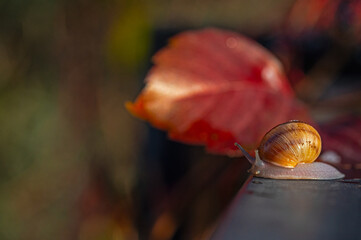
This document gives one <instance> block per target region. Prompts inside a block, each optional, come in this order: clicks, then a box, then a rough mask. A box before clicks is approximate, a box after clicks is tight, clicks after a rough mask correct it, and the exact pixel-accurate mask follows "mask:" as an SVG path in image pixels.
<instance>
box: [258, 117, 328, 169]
mask: <svg viewBox="0 0 361 240" xmlns="http://www.w3.org/2000/svg"><path fill="white" fill-rule="evenodd" d="M321 144H322V143H321V137H320V135H319V134H318V132H317V131H316V129H314V128H313V127H312V126H310V125H308V124H306V123H304V122H300V121H291V122H286V123H283V124H280V125H278V126H276V127H274V128H272V129H271V130H270V131H269V132H267V133H266V135H265V136H264V137H263V139H262V141H261V143H260V145H259V147H258V151H259V156H260V158H261V159H262V160H263V161H266V162H269V163H272V164H274V165H277V166H281V167H285V168H294V167H295V166H296V165H297V164H299V163H311V162H314V161H315V160H316V159H317V158H318V156H319V155H320V153H321V148H322V147H321Z"/></svg>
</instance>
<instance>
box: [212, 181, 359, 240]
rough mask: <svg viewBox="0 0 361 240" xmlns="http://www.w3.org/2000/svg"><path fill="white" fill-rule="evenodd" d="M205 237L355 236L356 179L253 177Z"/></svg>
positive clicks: (313, 239)
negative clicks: (210, 233) (212, 232)
mask: <svg viewBox="0 0 361 240" xmlns="http://www.w3.org/2000/svg"><path fill="white" fill-rule="evenodd" d="M211 239H213V240H218V239H219V240H220V239H222V240H227V239H243V240H247V239H267V240H272V239H277V240H288V239H295V240H297V239H302V240H303V239H308V240H316V239H328V240H336V239H349V240H361V180H360V179H355V180H350V179H349V180H340V181H305V180H272V179H262V178H253V179H251V180H250V181H249V182H248V184H247V185H246V186H244V188H243V189H242V190H241V191H240V192H239V193H238V195H237V196H236V198H235V199H234V201H233V203H232V204H231V205H230V207H229V209H228V210H227V212H226V213H225V215H224V216H223V217H222V218H221V219H220V222H219V225H218V227H217V228H216V230H215V232H214V234H213V236H212V238H211Z"/></svg>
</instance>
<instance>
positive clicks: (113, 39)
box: [107, 3, 151, 70]
mask: <svg viewBox="0 0 361 240" xmlns="http://www.w3.org/2000/svg"><path fill="white" fill-rule="evenodd" d="M127 5H128V4H127ZM150 34H151V23H150V21H149V18H148V16H147V12H146V10H145V6H144V4H137V3H131V4H130V5H129V6H126V11H125V12H124V9H123V11H121V12H120V14H116V16H115V17H114V20H113V22H112V23H111V25H110V27H109V33H108V42H107V55H108V58H109V61H110V63H112V62H113V63H115V64H119V65H121V66H123V67H125V68H129V69H130V70H134V69H136V68H139V66H141V64H144V62H145V59H146V57H147V56H149V48H150V45H151V36H150Z"/></svg>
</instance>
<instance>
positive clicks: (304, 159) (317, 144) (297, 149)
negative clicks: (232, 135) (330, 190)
mask: <svg viewBox="0 0 361 240" xmlns="http://www.w3.org/2000/svg"><path fill="white" fill-rule="evenodd" d="M235 145H236V146H237V147H238V148H239V149H240V150H241V151H242V152H243V154H244V155H245V157H246V158H247V159H248V160H249V162H250V163H251V164H252V168H251V169H250V171H251V172H252V174H253V175H255V176H258V177H263V178H273V179H314V180H331V179H340V178H343V177H344V176H345V175H344V174H342V173H340V172H339V171H338V170H337V169H336V168H334V167H333V166H331V165H329V164H326V163H322V162H315V160H316V159H317V158H318V156H319V155H320V153H321V147H322V142H321V137H320V135H319V134H318V132H317V130H316V129H314V128H313V127H312V126H310V125H309V124H307V123H304V122H300V121H290V122H286V123H283V124H280V125H277V126H276V127H274V128H272V129H271V130H270V131H269V132H267V133H266V134H265V136H264V137H263V139H262V141H261V143H260V145H259V147H258V148H257V149H256V150H255V155H256V158H253V157H251V156H250V155H249V154H248V153H247V152H246V151H245V150H244V149H243V148H242V147H241V146H240V145H239V144H238V143H235Z"/></svg>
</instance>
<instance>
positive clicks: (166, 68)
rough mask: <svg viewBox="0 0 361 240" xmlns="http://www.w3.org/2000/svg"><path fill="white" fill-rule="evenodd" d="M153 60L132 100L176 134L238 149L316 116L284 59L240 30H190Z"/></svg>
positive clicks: (136, 110) (226, 150) (143, 114)
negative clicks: (300, 97)
mask: <svg viewBox="0 0 361 240" xmlns="http://www.w3.org/2000/svg"><path fill="white" fill-rule="evenodd" d="M153 61H154V63H155V66H154V67H153V68H152V69H151V71H150V72H149V74H148V76H147V78H146V83H147V85H146V87H145V88H144V89H143V91H142V92H141V94H140V95H139V96H138V98H137V100H136V101H135V103H127V105H126V106H127V108H128V110H129V111H130V112H132V113H133V114H134V115H136V116H138V117H140V118H142V119H145V120H147V121H149V122H150V123H151V124H153V125H154V126H155V127H158V128H160V129H164V130H167V131H168V133H169V136H170V138H172V139H175V140H178V141H182V142H185V143H191V144H204V145H206V146H207V149H208V151H211V152H215V153H223V154H228V155H234V154H235V148H234V147H233V144H234V142H235V141H238V142H240V144H242V145H244V146H246V147H249V148H255V147H256V146H257V145H258V142H259V141H260V139H261V138H262V136H263V135H264V134H265V133H266V132H267V131H268V130H269V129H271V128H272V127H274V126H275V125H277V124H279V123H282V122H286V121H288V120H291V119H299V120H304V121H308V122H309V121H310V117H309V115H308V112H307V109H305V107H304V106H302V105H301V104H300V103H298V102H296V100H295V98H294V95H293V92H292V89H291V87H290V85H289V83H288V81H287V79H286V77H285V75H284V73H283V71H282V69H281V66H280V63H279V62H278V60H277V59H276V58H275V57H273V56H272V55H271V54H270V53H269V52H268V51H267V50H266V49H264V48H263V47H262V46H260V45H258V44H257V43H255V42H254V41H252V40H250V39H248V38H246V37H244V36H241V35H239V34H236V33H233V32H229V31H223V30H217V29H205V30H201V31H188V32H184V33H181V34H179V35H177V36H176V37H174V38H173V39H171V41H170V44H169V46H167V47H166V48H164V49H162V50H161V51H159V52H158V53H157V54H156V55H155V56H154V58H153ZM237 153H238V151H237Z"/></svg>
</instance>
